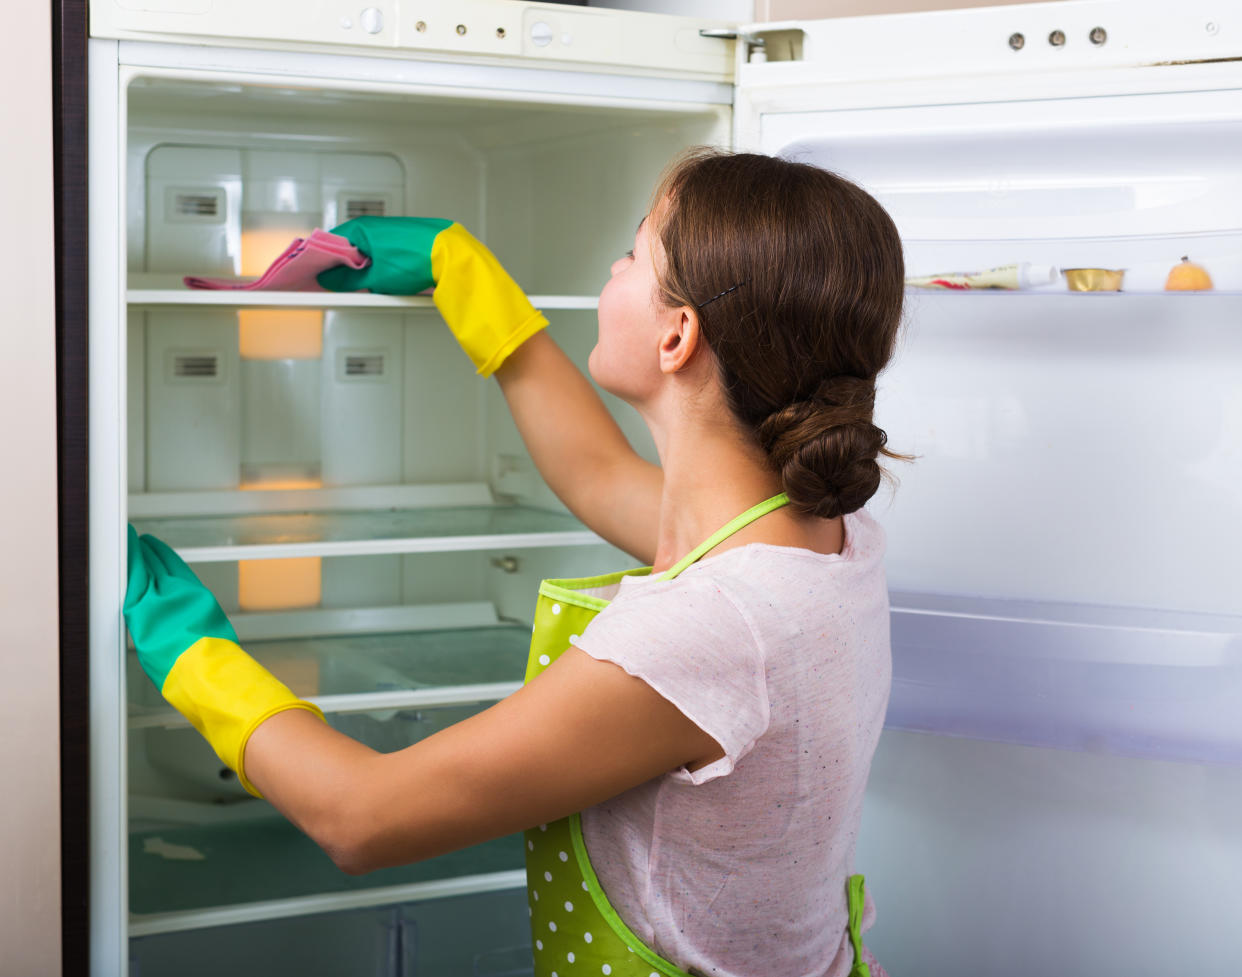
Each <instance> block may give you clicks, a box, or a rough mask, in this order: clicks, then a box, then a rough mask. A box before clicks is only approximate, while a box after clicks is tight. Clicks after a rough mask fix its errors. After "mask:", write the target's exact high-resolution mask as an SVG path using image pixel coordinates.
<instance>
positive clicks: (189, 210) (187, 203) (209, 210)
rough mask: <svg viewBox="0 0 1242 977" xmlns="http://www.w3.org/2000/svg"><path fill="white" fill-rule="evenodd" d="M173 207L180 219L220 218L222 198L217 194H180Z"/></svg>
mask: <svg viewBox="0 0 1242 977" xmlns="http://www.w3.org/2000/svg"><path fill="white" fill-rule="evenodd" d="M173 207H174V210H175V211H176V213H177V215H178V216H180V217H218V216H220V196H219V194H215V193H179V194H177V195H176V199H175V202H174V204H173Z"/></svg>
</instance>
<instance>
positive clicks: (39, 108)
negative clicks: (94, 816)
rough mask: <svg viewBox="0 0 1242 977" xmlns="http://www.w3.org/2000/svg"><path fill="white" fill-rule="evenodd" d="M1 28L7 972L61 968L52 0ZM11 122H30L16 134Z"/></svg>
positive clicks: (1, 596)
mask: <svg viewBox="0 0 1242 977" xmlns="http://www.w3.org/2000/svg"><path fill="white" fill-rule="evenodd" d="M20 22H21V29H20V30H11V31H5V32H4V33H3V35H2V36H0V93H3V94H0V132H4V133H5V134H6V138H5V140H4V149H3V150H2V151H0V185H3V186H5V187H6V188H8V189H9V191H10V193H9V196H8V200H7V205H6V208H5V223H6V226H7V228H8V233H6V234H4V235H2V236H0V288H3V291H4V296H5V302H4V315H3V319H2V320H0V364H3V370H4V380H3V382H0V458H2V459H4V461H3V471H4V479H3V482H2V483H0V486H2V487H0V553H2V554H3V556H4V558H3V560H0V771H4V782H3V783H4V794H5V799H4V803H3V804H0V977H10V975H11V977H44V975H50V974H56V973H59V972H60V965H61V956H60V946H61V944H60V793H59V779H60V757H59V735H58V730H59V706H58V695H59V686H58V679H57V673H58V653H59V649H58V644H57V591H56V586H57V582H56V581H57V566H56V379H55V367H56V359H55V345H54V331H55V296H54V291H53V288H54V269H53V252H52V245H53V226H52V199H53V198H52V68H51V47H52V46H51V5H50V4H47V3H42V4H39V3H34V4H23V5H22V13H21V18H20ZM15 134H20V136H19V137H18V138H14V135H15Z"/></svg>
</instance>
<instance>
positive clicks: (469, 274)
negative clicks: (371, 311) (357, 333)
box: [316, 217, 548, 377]
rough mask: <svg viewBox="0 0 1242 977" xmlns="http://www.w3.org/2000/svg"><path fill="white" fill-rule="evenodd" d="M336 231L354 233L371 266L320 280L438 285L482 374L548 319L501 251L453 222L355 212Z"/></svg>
mask: <svg viewBox="0 0 1242 977" xmlns="http://www.w3.org/2000/svg"><path fill="white" fill-rule="evenodd" d="M332 233H333V234H340V235H341V236H342V237H345V238H348V239H349V243H350V244H352V245H353V246H354V247H356V248H357V249H358V250H359V251H361V252H362V253H363V254H365V255H366V256H367V257H369V258H370V259H371V264H370V266H369V267H367V268H362V269H354V268H349V267H346V266H341V267H338V268H329V269H328V270H327V271H323V272H320V273H319V275H318V276H317V278H316V280H317V281H318V282H319V284H320V285H322V286H323V287H324V288H326V289H329V290H330V291H333V292H349V291H357V290H359V289H370V290H371V291H372V292H379V293H382V294H385V295H416V294H418V293H419V292H421V291H424V290H425V289H428V288H431V287H432V286H433V285H434V286H435V292H434V293H433V294H432V301H434V302H435V304H436V308H438V309H439V310H440V314H441V315H442V316H443V317H444V321H445V322H446V323H448V327H449V329H451V330H452V332H453V335H454V336H456V337H457V341H458V343H460V344H461V348H462V349H464V350H465V351H466V354H467V355H468V356H469V357H470V359H471V360H472V361H473V363H474V365H475V367H476V368H477V369H478V372H479V373H480V374H481V375H482V376H485V377H487V376H491V375H492V374H493V373H495V372H496V369H497V368H498V367H499V366H500V364H501V363H503V362H504V361H505V358H506V357H508V356H509V354H510V353H512V352H513V351H514V350H515V349H517V348H518V347H519V346H520V345H522V343H524V342H526V340H527V339H529V338H530V337H531V336H533V335H534V334H535V333H537V332H538V331H539V330H540V329H542V328H544V327H545V326H546V325H547V324H548V320H547V319H545V318H544V316H543V314H542V313H541V312H539V311H538V310H537V309H535V307H534V306H533V305H531V304H530V301H529V300H528V299H527V298H526V295H525V294H524V293H523V292H522V289H521V288H519V287H518V284H517V282H515V281H514V280H513V279H512V278H510V277H509V273H508V272H507V271H505V270H504V268H503V267H501V264H500V262H499V261H497V260H496V257H495V255H493V254H492V253H491V252H490V251H488V250H487V248H486V247H484V245H483V244H482V243H480V242H479V241H478V240H477V239H476V238H475V237H474V235H472V234H471V233H470V232H469V231H467V230H466V229H465V228H464V227H462V226H461V225H460V224H457V223H454V222H453V221H447V220H440V219H438V218H434V217H355V218H354V219H353V220H348V221H346V222H345V223H344V224H340V225H338V226H337V227H334V228H332Z"/></svg>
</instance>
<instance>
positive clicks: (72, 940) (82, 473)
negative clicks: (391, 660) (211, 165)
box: [51, 0, 90, 977]
mask: <svg viewBox="0 0 1242 977" xmlns="http://www.w3.org/2000/svg"><path fill="white" fill-rule="evenodd" d="M86 33H87V19H86V0H52V37H51V41H52V93H53V112H54V119H53V132H54V135H53V138H54V147H55V164H54V165H55V180H56V211H55V221H56V372H57V391H56V403H57V408H56V413H57V418H56V419H57V428H58V440H59V444H58V464H59V472H58V477H57V483H58V485H57V490H58V494H59V510H60V517H59V531H60V532H59V545H60V759H61V768H60V769H61V776H60V798H61V819H60V824H61V899H62V903H61V905H62V911H61V927H62V928H61V943H62V947H63V955H64V964H63V970H62V973H63V974H64V975H65V977H87V975H88V974H89V972H90V916H89V910H90V901H89V899H90V857H89V856H90V738H89V724H88V718H89V696H88V691H89V682H90V670H89V660H90V659H89V654H88V653H89V649H90V641H89V634H90V631H89V621H90V591H89V587H90V580H89V576H88V570H87V568H88V560H87V556H88V553H89V549H88V543H89V541H88V537H87V529H88V513H89V504H88V503H89V499H88V496H87V475H88V455H87V389H88V388H87V384H88V378H89V375H88V369H87V277H86V267H87V252H86V240H87V235H86V155H87V133H86V104H87V102H86V94H87V75H86Z"/></svg>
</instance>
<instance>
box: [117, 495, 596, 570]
mask: <svg viewBox="0 0 1242 977" xmlns="http://www.w3.org/2000/svg"><path fill="white" fill-rule="evenodd" d="M134 527H135V529H137V530H138V532H140V533H151V534H153V535H155V536H158V537H159V538H160V539H162V540H164V541H165V542H166V543H168V545H169V546H171V547H173V548H174V549H175V550H177V552H178V553H179V554H180V555H181V557H182V559H184V560H185V561H186V562H188V563H219V562H227V561H232V560H268V559H284V558H289V557H305V556H323V557H329V556H374V555H379V554H386V553H447V552H452V551H460V550H490V549H531V548H538V547H545V546H589V545H592V544H595V543H599V542H600V538H599V537H598V536H596V535H595V534H594V533H592V532H590V531H589V530H587V529H585V528H584V527H583V526H582V524H581V523H580V522H578V521H577V520H576V519H574V518H573V517H572V516H568V515H564V514H562V513H558V512H548V511H546V510H543V509H534V508H530V507H528V506H518V505H496V506H441V507H429V508H419V509H397V510H384V511H371V512H363V511H337V512H276V513H261V514H255V515H232V516H200V517H166V518H156V519H135V520H134Z"/></svg>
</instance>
